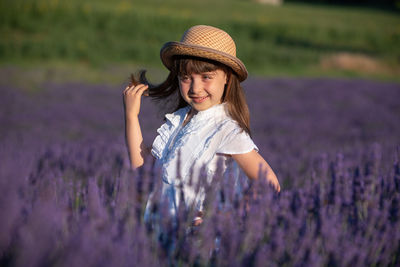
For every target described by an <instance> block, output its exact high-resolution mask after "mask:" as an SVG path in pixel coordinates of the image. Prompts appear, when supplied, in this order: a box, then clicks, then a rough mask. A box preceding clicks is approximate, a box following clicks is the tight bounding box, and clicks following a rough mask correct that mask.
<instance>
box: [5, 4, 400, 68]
mask: <svg viewBox="0 0 400 267" xmlns="http://www.w3.org/2000/svg"><path fill="white" fill-rule="evenodd" d="M195 24H208V25H214V26H217V27H221V28H223V29H225V30H226V31H227V32H229V33H230V34H231V36H232V37H233V38H234V39H235V41H236V43H237V47H238V56H239V58H241V59H242V60H243V61H244V62H245V64H246V66H247V67H248V68H249V70H250V72H252V73H253V74H254V73H256V74H272V75H274V74H289V73H291V74H296V73H300V74H304V73H307V72H308V71H313V70H314V71H315V69H316V68H318V66H319V64H320V61H321V59H322V58H324V57H326V56H329V55H332V54H335V53H340V52H350V53H354V54H363V55H366V56H368V57H370V58H372V59H374V60H378V61H379V62H383V63H384V64H386V65H388V66H390V68H392V69H393V68H394V69H398V68H399V65H400V63H399V62H400V18H399V17H397V16H395V15H393V14H390V13H384V12H382V11H372V10H360V9H348V8H347V9H345V8H327V7H316V6H311V5H304V4H284V5H283V6H278V7H274V6H268V5H260V4H257V3H255V2H253V1H244V0H222V1H211V0H205V1H184V0H173V1H161V0H147V1H144V0H137V1H127V0H120V1H106V0H99V1H77V0H70V1H59V0H14V1H9V0H0V34H1V36H2V38H1V39H0V60H1V61H2V62H6V63H15V62H17V63H24V62H43V61H60V60H61V61H65V62H84V63H86V64H89V65H92V66H99V65H103V64H109V63H118V64H120V63H125V64H126V63H134V64H138V65H143V66H144V67H147V66H148V67H156V68H157V67H161V63H160V60H159V57H158V53H159V50H160V48H161V46H162V44H163V43H165V42H167V41H172V40H179V39H180V36H181V35H182V33H183V32H184V31H185V30H186V29H187V28H188V27H190V26H192V25H195Z"/></svg>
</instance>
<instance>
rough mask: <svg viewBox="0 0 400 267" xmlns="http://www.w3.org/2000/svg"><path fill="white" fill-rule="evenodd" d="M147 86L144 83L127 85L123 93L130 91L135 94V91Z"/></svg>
mask: <svg viewBox="0 0 400 267" xmlns="http://www.w3.org/2000/svg"><path fill="white" fill-rule="evenodd" d="M148 87H149V86H148V85H146V84H138V85H136V86H135V85H132V86H127V87H126V88H125V90H124V92H123V93H124V94H127V93H132V94H135V93H137V92H138V91H139V90H143V88H146V89H147V88H148Z"/></svg>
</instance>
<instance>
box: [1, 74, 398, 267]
mask: <svg viewBox="0 0 400 267" xmlns="http://www.w3.org/2000/svg"><path fill="white" fill-rule="evenodd" d="M121 88H123V86H121V87H107V86H97V85H82V84H72V83H71V84H45V85H43V90H41V91H39V92H30V91H26V90H23V89H19V88H10V87H2V88H0V91H1V95H2V97H1V100H0V102H1V103H0V111H1V112H0V125H1V126H0V127H1V128H0V130H1V131H0V160H1V166H0V178H1V179H0V183H1V184H0V229H1V232H0V263H1V265H2V266H132V265H134V264H140V265H143V266H155V265H160V264H162V265H167V264H168V265H218V266H219V265H221V266H228V265H229V266H239V265H240V266H241V265H244V266H252V265H254V266H264V265H268V266H326V265H328V266H348V265H354V266H364V265H369V266H371V265H372V266H398V265H399V264H400V258H399V255H400V230H399V229H400V219H399V216H400V214H399V207H400V163H399V156H400V148H399V143H400V140H399V136H400V125H399V123H398V121H399V118H400V116H399V115H400V105H399V104H398V99H400V86H399V85H397V84H390V83H378V82H371V81H363V80H330V79H312V80H311V79H272V80H261V79H260V80H258V79H251V80H249V81H247V82H246V83H245V88H246V93H247V98H248V102H249V105H250V110H251V114H252V129H253V138H254V140H255V142H256V144H257V145H258V146H259V148H260V150H261V153H262V154H263V156H264V157H265V158H266V159H267V161H268V162H269V163H270V164H271V166H272V167H273V169H274V170H275V171H276V173H277V175H278V178H279V179H280V182H281V184H282V191H281V193H279V194H277V193H275V192H274V191H273V190H272V189H271V188H270V187H269V186H268V185H266V184H265V183H263V180H262V179H260V180H258V181H255V182H253V183H243V184H242V186H243V191H242V194H240V195H238V194H235V190H234V188H233V183H231V182H230V181H229V179H228V180H226V179H223V178H222V177H221V175H217V176H216V177H215V179H214V180H213V182H212V184H211V185H204V186H207V188H208V189H207V190H208V195H207V196H208V197H207V199H206V203H205V215H204V222H203V223H202V224H201V225H200V226H198V227H193V226H191V220H192V218H193V216H194V214H193V210H191V209H190V208H189V209H185V208H183V207H184V205H181V207H182V208H181V209H180V211H179V217H178V220H177V221H173V220H172V219H171V218H170V217H168V216H166V215H165V214H166V210H165V206H164V205H163V202H162V201H159V197H158V195H159V187H160V179H159V173H158V171H157V170H155V169H154V168H153V165H152V164H153V161H152V160H151V158H149V160H148V161H147V162H146V165H145V166H144V167H143V168H141V169H139V170H137V171H131V170H130V169H129V163H128V157H127V152H126V148H125V145H124V133H123V109H122V98H121ZM161 114H162V113H161V112H160V111H158V109H157V107H156V106H155V105H154V104H153V103H152V102H150V101H148V100H145V101H144V105H143V110H142V115H141V116H142V117H141V118H142V130H143V134H144V139H145V142H146V143H148V144H151V141H152V140H153V138H154V137H155V129H156V128H157V127H158V126H159V125H160V124H161V123H162V115H161ZM150 191H152V192H153V194H154V195H155V203H156V205H155V206H154V207H153V209H152V211H153V216H152V217H153V218H154V221H153V223H152V224H146V223H145V222H144V221H143V211H144V207H145V204H146V201H147V197H148V194H149V192H150Z"/></svg>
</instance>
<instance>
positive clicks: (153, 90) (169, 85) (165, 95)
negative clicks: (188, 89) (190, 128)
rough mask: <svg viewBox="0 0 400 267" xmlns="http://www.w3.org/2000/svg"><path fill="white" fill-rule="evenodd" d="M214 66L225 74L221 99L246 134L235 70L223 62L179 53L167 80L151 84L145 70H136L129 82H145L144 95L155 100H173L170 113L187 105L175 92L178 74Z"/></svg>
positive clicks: (245, 116)
mask: <svg viewBox="0 0 400 267" xmlns="http://www.w3.org/2000/svg"><path fill="white" fill-rule="evenodd" d="M217 69H221V70H223V71H224V72H225V73H226V74H227V76H228V82H227V84H226V86H225V90H224V94H223V95H222V99H221V102H222V103H226V106H227V109H228V114H229V116H230V117H231V118H232V119H234V120H235V121H236V122H237V123H238V124H239V126H240V128H242V129H243V130H244V131H245V132H246V133H248V134H249V135H250V134H251V132H250V113H249V108H248V106H247V102H246V97H245V94H244V91H243V88H242V86H241V84H240V82H239V79H238V77H237V75H236V74H235V72H233V71H232V69H231V68H229V67H228V66H226V65H223V64H221V63H219V62H216V61H212V60H207V59H203V58H196V57H190V56H180V57H176V59H175V61H174V67H173V68H172V69H171V71H170V73H169V75H168V77H167V79H166V80H165V81H164V82H162V83H161V84H158V85H153V84H151V83H149V81H148V80H147V78H146V71H145V70H142V71H140V72H139V73H138V75H136V76H135V75H133V74H132V75H131V83H132V84H135V85H136V84H139V83H144V84H148V85H149V89H148V92H147V94H148V95H149V96H150V97H151V98H153V99H155V100H158V101H160V100H166V99H170V98H171V97H172V98H175V99H177V101H176V100H175V101H176V102H175V104H174V107H173V108H172V112H174V111H176V110H178V109H180V108H182V107H185V106H188V103H186V101H185V100H184V99H183V98H182V96H181V94H180V93H179V81H178V75H188V74H191V73H203V72H210V71H215V70H217Z"/></svg>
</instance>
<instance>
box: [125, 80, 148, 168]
mask: <svg viewBox="0 0 400 267" xmlns="http://www.w3.org/2000/svg"><path fill="white" fill-rule="evenodd" d="M147 88H148V85H144V84H138V85H136V86H135V85H132V86H128V87H126V88H125V90H124V92H123V98H124V109H125V138H126V144H127V147H128V153H129V159H130V162H131V167H132V168H133V169H136V168H138V167H140V166H142V165H143V163H144V157H143V152H144V149H145V147H144V144H143V136H142V131H141V130H140V123H139V112H140V103H141V97H142V95H143V92H144V91H145V90H146V89H147Z"/></svg>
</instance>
